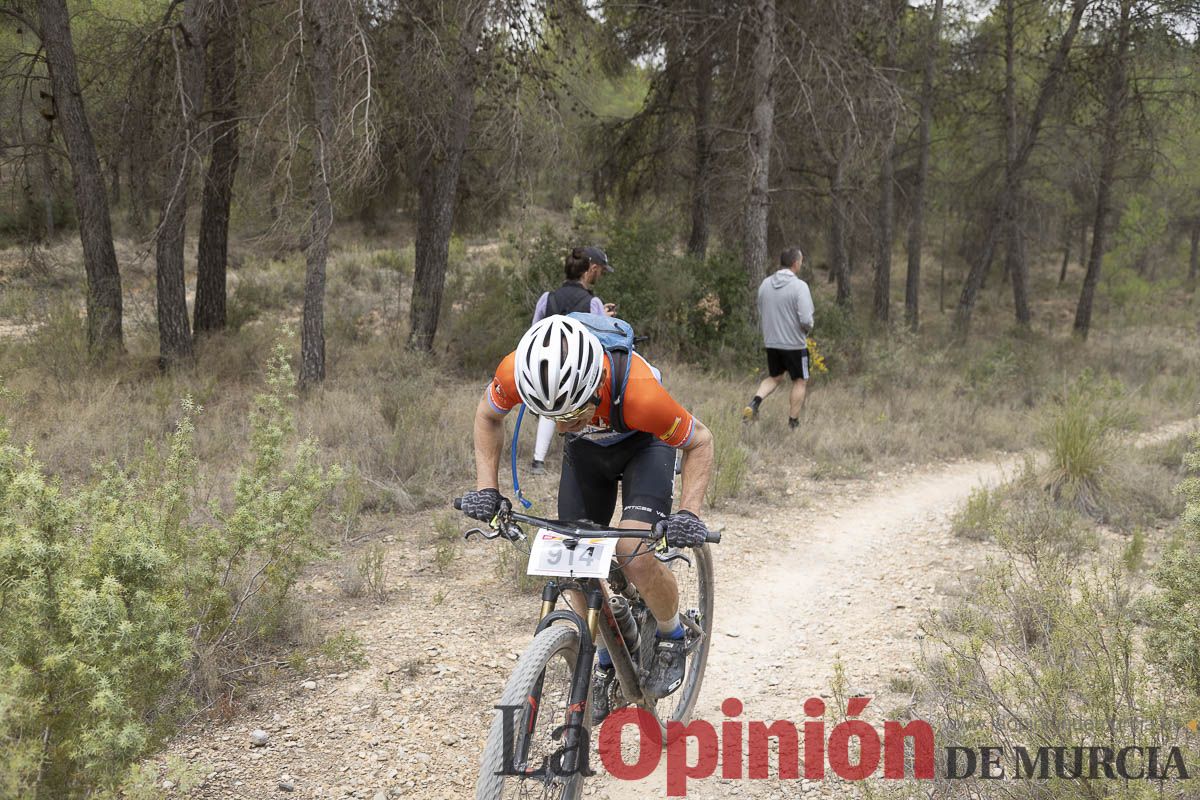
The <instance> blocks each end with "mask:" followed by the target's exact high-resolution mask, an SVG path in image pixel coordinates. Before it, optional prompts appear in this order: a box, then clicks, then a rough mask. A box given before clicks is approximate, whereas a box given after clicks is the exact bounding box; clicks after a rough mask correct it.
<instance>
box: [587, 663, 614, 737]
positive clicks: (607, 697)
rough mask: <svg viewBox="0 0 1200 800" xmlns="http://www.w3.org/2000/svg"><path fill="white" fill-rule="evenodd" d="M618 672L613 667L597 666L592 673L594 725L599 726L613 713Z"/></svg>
mask: <svg viewBox="0 0 1200 800" xmlns="http://www.w3.org/2000/svg"><path fill="white" fill-rule="evenodd" d="M616 677H617V671H616V670H615V669H613V668H612V667H602V666H600V665H599V664H597V665H596V669H595V670H593V671H592V724H593V725H599V724H600V723H601V722H603V721H604V718H605V717H607V716H608V715H609V712H611V711H612V706H613V702H612V701H613V697H612V696H613V689H614V687H615V686H616V682H617V681H616Z"/></svg>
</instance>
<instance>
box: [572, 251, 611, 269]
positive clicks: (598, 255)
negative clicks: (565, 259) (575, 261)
mask: <svg viewBox="0 0 1200 800" xmlns="http://www.w3.org/2000/svg"><path fill="white" fill-rule="evenodd" d="M579 250H580V252H581V253H583V256H584V257H585V258H586V259H587V260H588V262H590V263H592V264H599V265H600V266H602V267H604V271H605V272H612V271H613V268H612V264H609V263H608V256H607V255H605V254H604V251H603V250H601V249H600V248H599V247H581V248H579Z"/></svg>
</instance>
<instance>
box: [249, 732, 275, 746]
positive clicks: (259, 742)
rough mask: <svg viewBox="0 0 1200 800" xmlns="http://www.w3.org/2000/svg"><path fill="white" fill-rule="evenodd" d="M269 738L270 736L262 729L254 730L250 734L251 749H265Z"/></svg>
mask: <svg viewBox="0 0 1200 800" xmlns="http://www.w3.org/2000/svg"><path fill="white" fill-rule="evenodd" d="M270 738H271V736H270V734H268V733H267V732H266V731H264V730H263V729H262V728H259V729H258V730H255V731H251V732H250V746H251V747H266V746H267V740H269V739H270Z"/></svg>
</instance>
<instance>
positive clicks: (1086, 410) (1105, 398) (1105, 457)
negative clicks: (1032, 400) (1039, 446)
mask: <svg viewBox="0 0 1200 800" xmlns="http://www.w3.org/2000/svg"><path fill="white" fill-rule="evenodd" d="M1131 424H1132V418H1131V415H1130V412H1129V409H1128V405H1127V403H1126V402H1125V399H1124V397H1123V396H1122V393H1121V386H1120V383H1119V382H1118V381H1115V380H1110V381H1102V380H1099V379H1097V378H1095V377H1094V376H1093V374H1092V373H1091V372H1090V371H1089V370H1085V371H1084V373H1083V374H1082V375H1081V376H1080V377H1079V378H1078V379H1077V380H1076V381H1075V382H1074V383H1072V384H1071V385H1070V386H1069V387H1068V388H1067V390H1066V392H1065V393H1064V394H1063V396H1062V397H1061V398H1060V399H1059V400H1058V402H1057V404H1056V408H1055V409H1054V410H1053V411H1052V412H1051V415H1050V419H1049V421H1048V422H1047V424H1046V426H1045V428H1044V431H1043V434H1042V438H1043V442H1044V444H1045V446H1046V449H1047V450H1048V451H1049V452H1050V473H1049V479H1048V483H1049V487H1050V492H1051V494H1052V495H1053V496H1054V499H1055V500H1058V501H1060V502H1063V503H1065V504H1068V505H1070V506H1072V507H1074V508H1077V509H1078V510H1080V511H1082V512H1084V513H1087V514H1090V515H1092V516H1093V517H1096V518H1097V519H1103V518H1104V513H1103V503H1102V494H1103V493H1104V491H1105V490H1106V489H1107V488H1109V482H1108V478H1109V472H1110V470H1111V467H1112V464H1113V460H1114V458H1115V456H1116V453H1117V448H1116V441H1115V438H1114V434H1115V433H1116V432H1117V431H1119V430H1121V429H1124V428H1128V427H1130V425H1131Z"/></svg>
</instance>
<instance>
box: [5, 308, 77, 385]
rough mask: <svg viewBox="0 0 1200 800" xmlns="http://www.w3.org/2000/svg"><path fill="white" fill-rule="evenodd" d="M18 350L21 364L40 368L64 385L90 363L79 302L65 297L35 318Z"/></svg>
mask: <svg viewBox="0 0 1200 800" xmlns="http://www.w3.org/2000/svg"><path fill="white" fill-rule="evenodd" d="M17 352H18V353H19V354H20V355H19V358H20V362H19V363H20V366H22V367H24V368H27V369H37V370H39V371H41V372H42V373H43V374H45V375H48V376H49V377H50V378H51V379H53V380H54V382H55V383H56V384H58V386H59V387H60V388H63V387H65V386H67V385H68V384H70V383H71V382H72V381H73V380H74V379H75V378H76V377H77V376H78V374H79V372H80V370H82V369H83V368H84V367H85V366H86V365H87V363H88V343H87V318H86V317H85V316H84V315H83V314H82V313H81V311H80V309H79V308H78V307H77V306H75V305H73V304H72V303H70V302H67V301H62V302H60V303H58V304H56V305H55V306H53V307H52V308H51V309H50V311H49V313H48V314H46V315H45V316H44V317H41V318H40V319H35V320H34V321H33V325H32V327H31V329H30V331H29V334H28V335H27V336H26V338H25V341H23V342H21V343H20V344H18V345H17Z"/></svg>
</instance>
